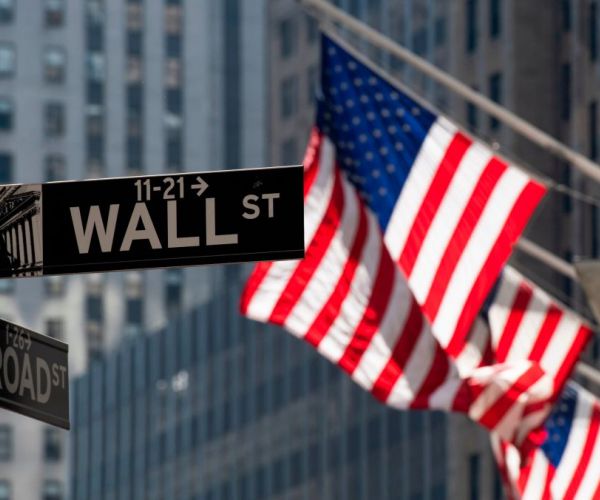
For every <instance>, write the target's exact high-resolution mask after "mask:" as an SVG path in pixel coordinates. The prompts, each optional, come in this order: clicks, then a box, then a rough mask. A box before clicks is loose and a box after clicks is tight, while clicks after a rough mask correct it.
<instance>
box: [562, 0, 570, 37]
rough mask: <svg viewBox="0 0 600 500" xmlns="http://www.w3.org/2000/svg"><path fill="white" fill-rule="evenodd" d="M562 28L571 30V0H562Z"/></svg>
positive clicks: (566, 30)
mask: <svg viewBox="0 0 600 500" xmlns="http://www.w3.org/2000/svg"><path fill="white" fill-rule="evenodd" d="M560 3H561V10H562V28H563V31H565V32H569V31H571V0H561V2H560Z"/></svg>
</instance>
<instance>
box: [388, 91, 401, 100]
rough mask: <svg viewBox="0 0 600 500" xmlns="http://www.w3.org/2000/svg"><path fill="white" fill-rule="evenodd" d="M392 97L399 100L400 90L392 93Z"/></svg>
mask: <svg viewBox="0 0 600 500" xmlns="http://www.w3.org/2000/svg"><path fill="white" fill-rule="evenodd" d="M390 97H391V98H392V101H397V100H398V98H399V97H400V96H399V95H398V92H395V91H394V92H392V93H391V94H390Z"/></svg>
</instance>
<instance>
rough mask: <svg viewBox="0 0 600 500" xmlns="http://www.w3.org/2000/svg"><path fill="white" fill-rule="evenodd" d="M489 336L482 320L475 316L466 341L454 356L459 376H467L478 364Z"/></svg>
mask: <svg viewBox="0 0 600 500" xmlns="http://www.w3.org/2000/svg"><path fill="white" fill-rule="evenodd" d="M489 336H490V331H489V329H488V326H487V324H486V323H485V321H484V320H482V319H481V318H479V317H477V318H475V321H474V323H473V327H472V328H471V333H470V334H469V339H468V342H467V343H466V344H465V347H464V349H463V350H462V351H461V352H460V354H459V355H458V356H457V357H456V367H457V368H458V372H459V374H460V375H461V377H463V378H464V377H466V376H468V375H469V374H470V373H471V371H472V370H474V369H475V368H477V367H478V366H479V363H481V359H482V358H483V354H484V350H485V348H486V346H487V342H488V339H489Z"/></svg>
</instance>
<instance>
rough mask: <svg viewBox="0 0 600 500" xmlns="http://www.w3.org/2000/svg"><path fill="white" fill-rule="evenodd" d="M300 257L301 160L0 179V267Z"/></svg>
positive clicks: (30, 272) (44, 270)
mask: <svg viewBox="0 0 600 500" xmlns="http://www.w3.org/2000/svg"><path fill="white" fill-rule="evenodd" d="M303 256H304V227H303V169H302V167H301V166H293V167H272V168H262V169H244V170H227V171H214V172H202V173H185V174H173V175H155V176H143V177H125V178H112V179H111V178H109V179H99V180H87V181H71V182H50V183H47V184H21V185H9V186H1V187H0V276H1V277H25V276H41V275H49V274H68V273H81V272H99V271H113V270H119V269H135V268H151V267H170V266H191V265H198V264H214V263H224V262H243V261H255V260H280V259H295V258H300V257H303Z"/></svg>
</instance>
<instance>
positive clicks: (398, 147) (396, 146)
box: [394, 142, 404, 151]
mask: <svg viewBox="0 0 600 500" xmlns="http://www.w3.org/2000/svg"><path fill="white" fill-rule="evenodd" d="M394 147H395V148H396V151H402V150H403V149H404V144H402V143H401V142H397V143H396V144H394Z"/></svg>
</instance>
